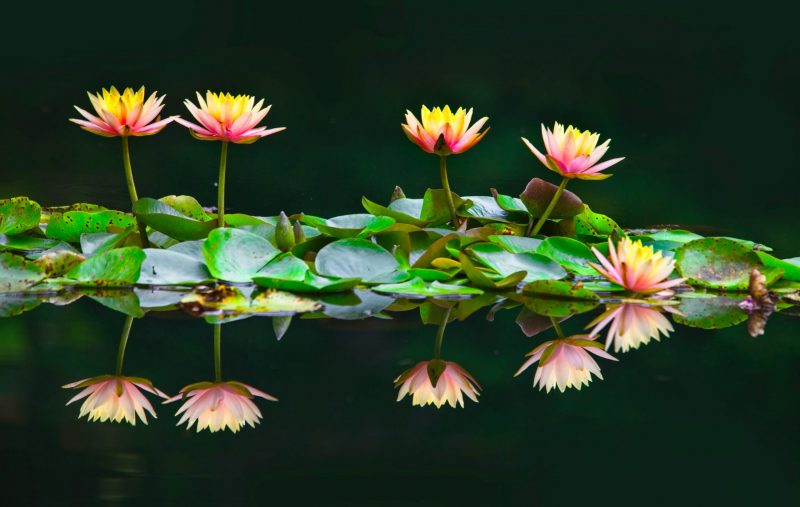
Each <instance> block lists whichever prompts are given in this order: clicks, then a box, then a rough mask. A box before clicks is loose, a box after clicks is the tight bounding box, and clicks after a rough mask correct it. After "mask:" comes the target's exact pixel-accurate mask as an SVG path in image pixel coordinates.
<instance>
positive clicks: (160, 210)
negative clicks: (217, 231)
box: [133, 197, 217, 241]
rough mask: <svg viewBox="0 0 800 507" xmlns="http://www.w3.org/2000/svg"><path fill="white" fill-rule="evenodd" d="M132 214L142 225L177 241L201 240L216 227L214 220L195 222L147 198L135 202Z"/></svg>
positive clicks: (162, 203) (166, 205) (175, 210)
mask: <svg viewBox="0 0 800 507" xmlns="http://www.w3.org/2000/svg"><path fill="white" fill-rule="evenodd" d="M198 206H199V204H198ZM190 212H191V211H190ZM133 213H134V214H135V215H136V217H137V218H139V220H141V221H142V222H143V223H144V224H146V225H148V226H149V227H151V228H153V229H154V230H156V231H158V232H160V233H163V234H166V235H167V236H169V237H170V238H174V239H177V240H179V241H188V240H194V239H203V238H205V237H206V236H208V234H209V233H210V232H211V231H212V230H213V229H214V228H215V227H216V226H217V221H216V220H215V219H214V220H211V219H209V220H205V221H201V220H197V219H195V218H192V217H190V216H186V215H183V214H182V213H181V212H180V211H178V210H177V209H175V208H173V207H172V206H170V205H169V204H167V203H165V202H161V201H158V200H156V199H151V198H149V197H144V198H142V199H139V200H138V201H136V204H134V205H133ZM195 214H197V213H195Z"/></svg>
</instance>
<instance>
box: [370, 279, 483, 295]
mask: <svg viewBox="0 0 800 507" xmlns="http://www.w3.org/2000/svg"><path fill="white" fill-rule="evenodd" d="M372 290H374V291H376V292H385V293H387V294H394V295H398V296H403V297H411V298H415V297H419V298H426V297H448V296H450V297H452V296H456V297H462V296H472V295H478V294H483V291H482V290H479V289H473V288H470V287H463V286H461V285H450V284H444V283H439V282H433V283H431V284H427V283H425V282H424V281H423V280H422V279H421V278H413V279H411V280H409V281H407V282H404V283H393V284H383V285H378V286H377V287H373V288H372Z"/></svg>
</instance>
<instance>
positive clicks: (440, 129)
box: [422, 106, 467, 138]
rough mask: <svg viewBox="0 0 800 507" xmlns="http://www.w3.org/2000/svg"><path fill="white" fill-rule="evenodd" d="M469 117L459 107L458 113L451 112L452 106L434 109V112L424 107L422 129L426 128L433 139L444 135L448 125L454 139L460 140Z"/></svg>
mask: <svg viewBox="0 0 800 507" xmlns="http://www.w3.org/2000/svg"><path fill="white" fill-rule="evenodd" d="M466 116H467V110H466V109H464V108H463V107H459V108H458V109H457V110H456V112H455V113H454V112H453V111H451V110H450V106H444V109H442V108H440V107H434V108H433V109H432V110H430V109H428V108H427V107H425V106H422V128H424V129H425V130H426V131H427V132H428V133H429V134H430V135H431V136H432V137H434V138H436V137H439V135H440V134H442V133H444V129H445V126H446V125H450V128H451V129H452V132H453V134H454V136H453V137H454V138H458V137H459V136H460V135H461V134H462V133H463V131H464V123H465V120H466Z"/></svg>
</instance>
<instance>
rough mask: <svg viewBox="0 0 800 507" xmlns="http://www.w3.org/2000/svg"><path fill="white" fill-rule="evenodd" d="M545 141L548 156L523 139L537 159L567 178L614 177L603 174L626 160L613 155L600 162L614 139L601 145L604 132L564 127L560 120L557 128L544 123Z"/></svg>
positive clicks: (592, 178)
mask: <svg viewBox="0 0 800 507" xmlns="http://www.w3.org/2000/svg"><path fill="white" fill-rule="evenodd" d="M542 140H543V141H544V147H545V150H546V151H547V155H544V154H542V153H541V152H540V151H539V150H537V149H536V147H535V146H534V145H533V144H532V143H531V142H530V141H528V140H527V139H525V138H524V137H523V138H522V142H524V143H525V145H526V146H527V147H528V149H529V150H531V152H533V154H534V155H536V158H538V159H539V161H540V162H541V163H542V164H544V166H545V167H547V168H548V169H550V170H551V171H555V172H557V173H558V174H560V175H561V176H563V177H564V178H577V179H581V180H602V179H606V178H609V177H611V175H610V174H601V171H603V170H604V169H608V168H609V167H611V166H612V165H614V164H617V163H619V162H621V161H622V160H624V159H625V157H620V158H612V159H611V160H606V161H605V162H601V163H598V162H599V161H600V159H601V158H602V157H603V155H605V153H606V151H608V145H609V143H611V139H607V140H606V141H605V142H604V143H603V144H601V145H600V146H597V142H598V141H599V140H600V134H597V133H594V134H593V133H591V132H590V131H588V130H585V131H583V132H581V131H580V130H578V129H576V128H575V127H573V126H572V125H570V126H569V127H567V128H566V130H565V129H564V126H563V125H561V124H560V123H558V122H556V124H555V126H554V127H553V130H550V129H548V128H545V126H544V125H542Z"/></svg>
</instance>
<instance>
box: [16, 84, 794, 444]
mask: <svg viewBox="0 0 800 507" xmlns="http://www.w3.org/2000/svg"><path fill="white" fill-rule="evenodd" d="M89 102H90V104H91V108H86V109H84V108H80V107H76V110H77V111H78V113H79V114H80V116H81V118H76V119H72V120H71V121H72V122H74V123H76V124H77V125H79V126H80V127H81V128H83V129H84V130H86V131H88V132H91V133H93V134H97V135H101V136H104V137H119V138H120V139H121V145H122V155H123V156H122V168H123V174H124V176H125V185H126V187H127V189H128V192H129V195H130V198H131V209H130V210H113V209H108V208H106V207H104V206H102V205H99V204H89V203H75V204H72V205H68V206H56V207H42V206H41V205H40V204H39V203H38V202H36V201H34V200H32V199H30V198H28V197H12V198H8V199H2V200H0V297H5V296H4V295H9V294H14V295H19V294H32V293H45V292H46V293H47V294H50V296H48V297H50V298H52V299H51V300H48V302H55V301H59V302H60V303H63V299H64V298H67V297H76V295H77V297H80V295H81V294H84V293H85V294H87V295H88V297H93V298H95V299H96V300H97V301H98V302H101V304H107V305H108V306H112V305H110V304H108V303H107V301H108V296H107V295H106V296H104V297H105V299H104V298H103V297H99V296H97V294H96V292H95V293H93V292H92V291H99V290H114V291H119V293H122V294H133V296H134V298H133V299H134V300H135V301H136V302H135V303H129V302H126V303H125V305H122V304H116V306H114V308H115V309H120V308H123V310H121V311H124V312H125V313H126V314H127V315H129V316H133V317H136V318H140V317H143V316H144V315H146V314H147V313H148V312H154V311H163V310H165V309H170V310H174V309H180V310H183V311H185V312H188V313H190V314H192V315H198V316H202V317H204V318H206V320H209V322H210V323H212V324H214V325H215V326H219V325H221V324H223V323H227V322H230V321H233V320H237V319H241V318H244V317H249V316H253V315H262V316H269V317H272V318H273V319H274V325H275V331H276V335H277V336H278V337H280V336H282V335H283V334H284V333H286V330H287V329H288V326H289V323H290V322H291V318H292V317H291V316H292V315H297V314H305V315H307V316H314V317H328V318H368V317H373V316H384V317H385V316H386V312H389V311H410V310H415V311H419V312H420V316H421V317H422V320H423V322H425V323H426V324H435V325H437V326H438V332H437V335H436V339H435V346H434V353H433V357H432V358H414V359H413V361H411V362H410V363H409V364H415V366H413V367H411V368H410V369H408V370H407V371H405V372H402V373H401V374H400V375H399V376H398V377H397V378H396V379H395V387H396V388H397V398H398V401H400V400H403V399H405V398H407V397H408V398H410V399H411V403H412V405H415V406H427V405H433V406H434V407H437V408H439V407H445V406H449V407H464V405H465V401H466V400H470V401H472V402H477V401H478V399H479V396H480V395H481V392H482V390H481V386H480V384H479V383H478V381H477V380H476V378H475V377H473V376H472V375H471V374H470V373H469V372H468V371H467V369H466V368H465V367H463V366H461V365H460V364H458V363H456V362H454V361H452V360H450V359H445V358H443V357H442V354H441V352H442V343H443V336H444V327H445V325H446V324H447V323H448V322H452V321H454V320H464V319H465V318H467V317H468V316H469V315H472V314H474V313H475V312H476V311H477V310H479V309H481V308H489V309H490V310H489V313H490V315H491V316H493V315H494V314H495V313H497V312H498V311H500V310H505V309H509V308H520V309H521V310H520V316H519V317H518V322H519V323H520V327H521V329H522V331H523V333H524V334H525V335H526V336H528V337H532V338H536V339H537V340H539V339H540V338H539V337H540V336H541V337H542V339H541V341H540V342H539V343H536V344H532V345H533V346H532V348H531V346H529V345H526V346H525V347H524V348H525V350H530V352H529V354H528V356H527V359H521V360H522V366H521V367H520V369H519V371H517V375H521V374H522V373H523V372H525V371H530V370H529V369H533V368H534V366H535V371H534V372H533V384H534V386H535V387H538V388H539V389H542V390H545V391H546V392H551V391H553V390H555V391H566V390H567V389H569V388H575V389H576V390H578V389H581V388H582V387H586V386H587V385H589V383H590V381H591V380H592V379H593V378H598V379H599V378H602V375H601V365H602V364H603V363H604V362H605V361H613V360H616V359H618V357H617V356H616V355H617V354H619V353H626V352H629V351H631V350H635V349H637V348H639V347H641V346H643V345H646V344H648V343H650V342H651V341H658V340H660V339H661V338H663V337H666V336H667V335H669V334H670V333H671V332H672V331H673V327H672V324H671V323H670V320H669V318H672V319H673V320H675V321H678V320H680V321H681V322H686V323H690V325H691V324H697V325H700V326H705V325H708V326H711V325H719V323H720V322H725V323H727V322H733V323H738V322H743V321H744V320H748V319H749V320H748V321H749V322H750V321H752V322H754V324H753V329H760V330H761V332H763V325H764V323H765V322H766V316H768V313H767V311H768V310H769V311H770V312H771V311H774V310H776V309H777V310H780V309H781V308H782V306H781V305H784V304H791V303H790V302H789V301H791V299H786V298H788V297H789V295H791V294H793V293H795V292H796V291H797V290H798V289H800V259H799V258H781V257H779V256H777V255H774V254H773V253H771V250H770V249H769V248H768V247H766V246H764V245H759V244H757V243H755V242H752V241H748V240H744V239H738V238H731V237H704V236H701V235H700V234H697V233H696V232H692V231H688V230H683V229H675V228H649V229H634V228H629V227H623V226H621V225H619V224H618V223H617V221H615V220H614V219H612V218H611V217H609V216H607V215H605V214H603V213H600V212H598V211H596V210H594V209H592V208H590V207H589V206H588V205H587V204H586V203H585V202H584V201H583V200H582V199H581V198H580V197H579V196H578V195H577V194H576V193H575V192H574V190H575V189H574V188H573V189H571V190H567V188H566V187H567V186H568V185H569V184H570V182H572V181H573V180H578V181H576V182H575V183H574V184H573V185H574V186H578V184H581V185H583V184H585V185H600V184H601V181H602V180H606V179H607V178H609V177H610V176H611V175H610V174H609V173H608V172H607V170H608V169H609V168H611V167H617V164H619V163H620V162H622V161H623V160H624V158H623V157H614V158H609V157H607V155H608V153H609V151H610V149H611V145H610V140H609V139H607V138H604V137H603V136H601V135H600V134H599V133H596V132H593V131H591V130H581V129H579V128H576V127H573V126H571V125H567V126H566V127H565V126H564V125H563V124H561V123H558V122H554V123H553V127H552V128H548V127H545V126H544V125H542V126H541V134H542V139H541V141H537V140H534V141H531V140H529V139H526V138H522V144H521V145H520V149H521V150H525V149H526V147H527V150H529V151H530V154H531V156H530V161H531V163H530V164H528V165H525V166H524V167H520V168H519V174H520V176H521V177H520V185H519V193H517V192H510V193H509V192H503V191H501V190H502V189H500V190H498V189H497V188H493V187H490V186H489V185H491V182H487V192H486V193H484V194H480V193H478V194H474V195H469V194H467V195H463V194H459V193H457V192H455V191H454V188H453V187H454V186H455V185H451V181H450V178H449V174H448V161H449V159H450V157H452V156H454V155H462V154H465V153H466V152H468V151H469V150H471V149H473V148H475V149H480V146H482V145H483V144H484V143H485V142H488V141H485V139H486V138H487V134H488V132H489V130H490V128H489V126H488V123H489V118H488V117H480V118H479V119H477V120H474V118H475V117H476V115H475V114H474V112H473V109H472V108H465V107H458V108H451V107H449V106H443V107H433V108H428V107H426V106H422V107H421V110H420V114H419V117H417V116H416V115H415V114H414V113H412V112H411V111H407V112H406V114H405V120H404V123H402V124H401V129H402V132H403V133H404V134H405V136H406V137H407V138H408V139H409V140H410V141H411V142H412V143H413V144H414V145H416V146H417V147H419V148H420V149H421V150H423V152H425V153H428V154H432V155H435V156H436V157H438V162H439V179H438V183H437V184H433V185H432V187H431V188H429V189H427V190H426V192H425V193H424V195H422V196H418V197H409V196H406V195H405V193H404V191H403V190H402V188H401V187H400V186H397V187H396V188H395V189H394V190H393V191H392V192H391V194H390V195H389V192H387V198H386V199H385V200H382V199H370V198H368V197H363V198H362V199H361V205H362V206H363V212H360V213H353V214H348V215H342V216H336V217H330V218H325V217H320V216H314V215H309V214H305V213H303V212H295V213H286V212H284V211H278V210H273V211H272V212H271V213H272V214H269V213H270V212H268V213H263V214H258V215H250V214H247V213H242V212H239V211H237V210H236V209H235V208H234V207H228V206H227V204H226V196H225V179H226V174H227V153H228V148H229V145H230V144H251V143H254V142H255V141H258V140H259V139H261V138H263V137H267V136H270V135H272V134H275V133H277V132H280V131H282V130H283V129H284V128H283V127H277V128H272V127H267V126H266V125H264V124H263V122H264V120H265V119H266V117H267V114H268V113H269V111H270V107H271V106H269V105H265V101H264V100H263V99H256V97H255V96H253V95H234V94H231V93H227V92H220V93H215V92H211V91H208V92H206V93H205V94H204V95H203V94H201V93H197V96H196V98H194V99H193V100H189V99H187V100H185V101H184V106H185V108H186V110H187V111H188V113H189V116H190V118H188V119H184V118H182V117H181V116H180V115H178V114H174V115H171V116H165V115H162V112H164V111H165V110H167V111H168V104H166V103H165V97H164V96H163V95H161V96H159V95H158V94H157V93H155V92H154V93H151V94H150V95H147V94H146V93H145V89H144V87H142V88H139V89H138V90H137V91H134V89H133V88H125V89H124V90H123V91H122V92H121V93H120V92H119V90H118V89H117V88H115V87H111V88H110V89H103V90H102V91H101V92H98V93H90V94H89ZM87 109H88V110H87ZM398 116H399V115H398ZM172 124H177V125H180V126H182V127H185V128H187V129H188V132H189V133H190V134H191V136H192V137H194V138H195V139H198V140H203V141H219V142H220V147H221V148H220V158H219V161H218V162H219V166H218V172H217V183H218V195H217V202H216V206H204V205H203V204H202V203H201V202H200V201H198V200H197V199H195V198H194V197H191V196H187V195H167V196H162V197H160V198H154V197H140V196H139V193H138V190H137V188H136V185H135V182H134V176H133V169H132V163H131V147H130V138H131V137H143V136H150V135H153V134H157V133H158V132H160V131H161V130H163V129H164V128H167V127H168V126H170V125H172ZM398 135H399V132H398ZM137 142H138V141H137ZM262 153H267V154H268V150H266V149H265V150H262V151H257V152H256V151H254V152H253V154H254V155H258V156H260V155H259V154H262ZM526 153H527V152H526ZM453 167H455V166H454V165H453V164H451V167H450V168H451V169H452V168H453ZM618 167H623V166H618ZM459 169H461V166H459ZM428 171H429V169H428V168H427V167H424V166H423V167H420V169H419V171H418V174H419V177H420V178H427V179H428V180H430V181H432V182H434V181H437V179H436V178H435V177H428V176H426V175H427V174H428ZM534 171H540V172H541V173H542V175H543V176H546V175H548V174H549V175H553V174H555V175H556V176H557V177H558V178H559V179H558V180H556V181H554V182H548V181H546V179H545V178H542V177H538V176H537V175H536V173H535V172H534ZM454 182H455V183H458V181H456V180H454ZM399 183H402V182H398V184H399ZM755 272H757V273H758V277H757V280H758V286H759V287H760V289H759V291H758V293H757V294H756V293H755V292H753V295H751V296H749V298H750V299H748V301H750V303H745V302H743V306H742V307H740V306H739V305H738V303H739V302H740V301H744V299H745V297H747V294H746V291H748V290H751V292H752V291H753V283H752V281H751V280H753V279H756V278H754V275H753V273H755ZM157 287H169V288H170V290H171V292H170V293H169V294H168V295H163V294H162V295H161V296H159V298H157V299H154V302H152V303H150V302H148V300H147V295H146V293H144V292H142V290H143V289H145V288H147V289H149V290H151V291H154V290H156V289H155V288H157ZM243 287H245V288H246V289H243ZM717 290H724V291H733V292H736V293H742V294H743V296H742V297H741V298H739V299H738V300H736V301H735V302H736V303H737V304H735V305H733V306H734V308H733V309H731V311H732V312H734V313H733V314H731V315H728V314H725V316H724V317H718V316H717V315H716V314H715V313H713V312H716V311H718V309H717V308H716V307H715V309H714V310H713V311H712V310H709V309H708V307H706V306H704V303H703V301H705V299H704V297H703V294H704V293H706V292H709V291H717ZM341 293H347V294H348V295H349V296H350V297H351V299H353V300H355V303H353V304H352V305H345V304H343V303H341V301H340V300H339V299H335V298H331V297H329V296H331V295H333V294H341ZM52 294H55V296H52ZM92 294H94V295H92ZM15 297H16V296H15ZM126 305H127V306H126ZM350 306H353V308H356V309H357V310H353V309H351V308H350ZM6 307H8V308H18V307H14V306H6ZM19 308H21V309H20V310H19V311H29V310H30V309H31V308H29V307H27V306H24V305H23V306H20V307H19ZM725 308H726V310H725V311H728V310H727V307H725ZM596 309H600V310H599V314H598V315H596V316H595V317H594V318H592V319H589V322H588V324H587V325H585V326H575V325H574V321H573V322H566V323H565V322H564V320H565V319H567V318H569V317H571V316H573V315H577V314H580V313H585V312H591V311H595V310H596ZM15 311H17V310H15ZM351 311H352V312H356V313H350V312H351ZM709 312H711V313H709ZM709 315H712V317H709ZM345 316H346V317H345ZM432 316H436V318H434V317H432ZM759 326H760V327H759ZM217 329H218V328H217ZM564 329H567V330H569V331H570V332H565V331H564ZM533 330H535V332H534V331H533ZM753 333H754V332H753ZM753 333H751V334H753ZM603 335H605V340H602V339H601V337H602V336H603ZM217 341H218V340H217ZM122 350H124V347H122ZM612 353H613V354H614V355H612ZM215 357H217V358H218V351H217V353H216V354H215ZM217 363H218V360H217ZM215 371H216V373H217V374H216V375H215V379H214V380H213V381H202V382H199V383H194V384H190V385H188V386H186V387H185V388H183V389H182V390H181V391H180V392H179V393H178V394H177V395H176V396H173V397H168V396H167V395H166V394H165V393H163V392H162V391H160V390H158V389H156V388H155V387H154V386H153V385H152V383H150V382H149V381H147V380H146V379H138V378H136V377H128V376H124V375H122V372H121V362H120V363H119V365H118V368H117V371H116V373H114V374H109V375H103V376H100V377H93V378H90V379H86V380H82V381H79V382H72V383H70V384H67V386H65V387H71V388H81V389H82V391H81V392H80V393H78V395H77V396H76V397H75V398H73V400H71V401H78V400H83V405H82V407H81V410H80V413H81V415H82V416H84V415H85V416H87V417H88V418H89V419H90V420H97V421H116V422H121V421H126V422H129V423H134V422H135V421H136V420H141V421H142V422H145V423H146V422H147V419H146V415H147V414H149V415H150V416H152V417H155V411H154V410H153V407H152V405H151V404H150V402H149V401H148V398H147V397H146V396H145V395H149V396H155V397H160V398H163V399H166V401H167V402H170V403H171V402H177V401H181V402H182V406H181V408H180V409H179V410H178V415H179V417H180V419H179V421H180V424H184V423H186V424H187V425H188V426H189V427H195V428H196V429H197V430H202V429H209V430H210V431H217V430H223V429H227V430H231V431H234V432H235V431H238V430H239V429H241V428H242V427H244V426H245V425H250V426H253V425H254V424H255V423H257V422H258V420H260V418H261V412H260V410H259V408H258V406H257V405H256V404H255V403H254V400H255V398H261V399H265V400H274V398H273V397H272V396H271V395H269V394H267V393H265V392H263V391H260V390H258V389H256V388H254V387H252V386H249V385H247V384H243V383H241V382H238V381H223V379H222V377H221V375H219V368H218V364H217V368H216V369H215ZM513 373H514V372H513V371H512V372H509V376H511V375H513Z"/></svg>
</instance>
